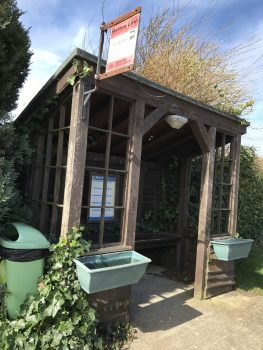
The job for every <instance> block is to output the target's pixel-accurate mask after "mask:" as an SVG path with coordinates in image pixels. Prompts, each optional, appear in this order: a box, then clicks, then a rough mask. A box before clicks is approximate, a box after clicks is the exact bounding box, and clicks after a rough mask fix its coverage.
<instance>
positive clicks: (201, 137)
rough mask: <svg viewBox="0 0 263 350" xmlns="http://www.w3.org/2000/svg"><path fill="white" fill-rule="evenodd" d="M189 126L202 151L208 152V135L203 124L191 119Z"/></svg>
mask: <svg viewBox="0 0 263 350" xmlns="http://www.w3.org/2000/svg"><path fill="white" fill-rule="evenodd" d="M190 126H191V129H192V131H193V133H194V136H195V138H196V140H197V142H198V144H199V147H200V148H201V150H202V152H209V150H210V144H209V135H208V132H207V129H206V127H205V126H204V124H202V123H199V122H197V121H191V122H190Z"/></svg>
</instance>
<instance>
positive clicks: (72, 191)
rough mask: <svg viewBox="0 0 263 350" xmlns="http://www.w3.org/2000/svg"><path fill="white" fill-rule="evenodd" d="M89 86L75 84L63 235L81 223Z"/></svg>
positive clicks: (79, 83)
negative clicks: (85, 98) (84, 103)
mask: <svg viewBox="0 0 263 350" xmlns="http://www.w3.org/2000/svg"><path fill="white" fill-rule="evenodd" d="M89 89H90V81H87V82H84V81H82V80H80V81H79V82H77V84H76V85H75V86H74V87H73V95H72V107H71V121H70V133H69V146H68V159H67V171H66V181H65V190H64V207H63V214H62V223H61V235H66V234H67V232H69V230H71V228H72V227H73V226H79V223H80V214H81V203H82V193H83V184H84V173H85V162H86V148H87V137H88V122H89V120H88V118H87V119H85V120H83V119H82V114H83V113H84V112H85V111H84V106H83V100H84V92H85V91H88V90H89ZM86 108H89V103H88V104H87V106H86Z"/></svg>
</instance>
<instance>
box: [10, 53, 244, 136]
mask: <svg viewBox="0 0 263 350" xmlns="http://www.w3.org/2000/svg"><path fill="white" fill-rule="evenodd" d="M77 57H79V58H83V59H85V60H87V61H89V62H90V63H91V64H96V61H97V57H96V56H94V55H91V54H89V53H88V52H86V51H84V50H81V49H78V48H77V49H75V50H74V51H73V52H72V53H71V55H70V56H69V57H68V58H67V59H66V60H65V61H64V63H63V64H62V65H61V66H60V67H59V69H58V70H57V71H56V72H55V73H54V74H53V76H52V77H51V78H50V79H49V80H48V81H47V83H46V84H45V85H44V86H43V87H42V89H41V90H40V91H39V92H38V93H37V94H36V96H35V97H34V98H33V99H32V100H31V102H30V103H29V104H28V105H27V106H26V108H25V109H24V110H23V111H22V113H21V114H20V115H19V116H18V118H17V119H16V122H18V123H20V122H23V123H26V122H28V121H29V120H30V119H31V116H32V113H33V111H34V110H35V109H36V107H37V106H38V105H39V104H40V103H41V100H43V99H42V96H43V95H46V94H48V91H52V92H56V93H58V94H59V93H61V92H62V91H63V89H65V87H66V86H67V83H66V81H67V78H68V77H69V76H70V75H71V74H73V73H74V67H73V66H72V61H73V59H74V58H77ZM104 65H105V62H102V66H104ZM97 86H98V90H101V91H109V92H111V93H114V94H116V95H119V96H122V97H126V98H129V99H133V100H137V99H138V98H139V97H140V98H141V99H143V100H144V101H145V103H146V104H147V105H150V106H152V107H154V108H165V109H167V113H171V114H179V115H182V116H185V117H187V118H188V119H189V120H194V121H197V122H200V123H202V124H206V125H209V126H215V127H216V128H217V129H218V130H219V131H223V132H228V133H230V134H240V133H241V134H244V133H246V125H242V123H241V119H240V118H238V117H236V116H231V115H228V114H226V113H224V112H222V111H220V110H217V109H216V108H214V107H211V106H208V105H205V104H203V103H201V102H199V101H197V100H194V99H193V98H191V97H188V96H185V95H183V94H181V93H178V92H176V91H174V90H172V89H169V88H166V87H164V86H162V85H159V84H157V83H155V82H153V81H151V80H148V79H146V78H144V77H142V76H140V75H138V74H136V73H133V72H129V73H124V74H122V75H119V76H115V77H112V78H109V79H105V80H102V81H98V82H97Z"/></svg>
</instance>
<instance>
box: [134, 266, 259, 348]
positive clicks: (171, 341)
mask: <svg viewBox="0 0 263 350" xmlns="http://www.w3.org/2000/svg"><path fill="white" fill-rule="evenodd" d="M131 322H132V324H133V326H134V327H135V328H136V329H137V339H136V340H135V341H134V342H133V343H132V344H131V346H130V350H194V349H199V350H208V349H209V350H210V349H213V350H263V297H262V296H257V295H250V294H248V293H238V292H235V291H234V292H231V293H227V294H223V295H220V296H218V297H215V298H212V299H209V300H204V301H197V300H195V299H193V286H192V285H188V286H186V285H184V284H183V283H179V282H177V281H175V280H173V279H172V278H168V277H167V271H166V270H165V269H162V268H160V267H157V266H153V265H151V266H150V267H149V269H148V270H147V273H146V274H145V276H144V278H143V279H142V280H141V281H140V282H139V283H138V284H137V285H134V286H133V288H132V314H131Z"/></svg>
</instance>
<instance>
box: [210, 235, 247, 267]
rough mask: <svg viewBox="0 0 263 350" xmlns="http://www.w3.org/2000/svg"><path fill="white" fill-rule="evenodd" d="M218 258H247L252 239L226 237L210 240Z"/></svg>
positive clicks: (226, 259) (227, 259)
mask: <svg viewBox="0 0 263 350" xmlns="http://www.w3.org/2000/svg"><path fill="white" fill-rule="evenodd" d="M211 243H212V244H213V248H214V251H215V254H216V256H217V258H218V259H219V260H224V261H230V260H237V259H241V258H247V257H248V254H249V252H250V249H251V246H252V243H253V239H242V238H228V239H221V240H220V239H218V240H213V241H211Z"/></svg>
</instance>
